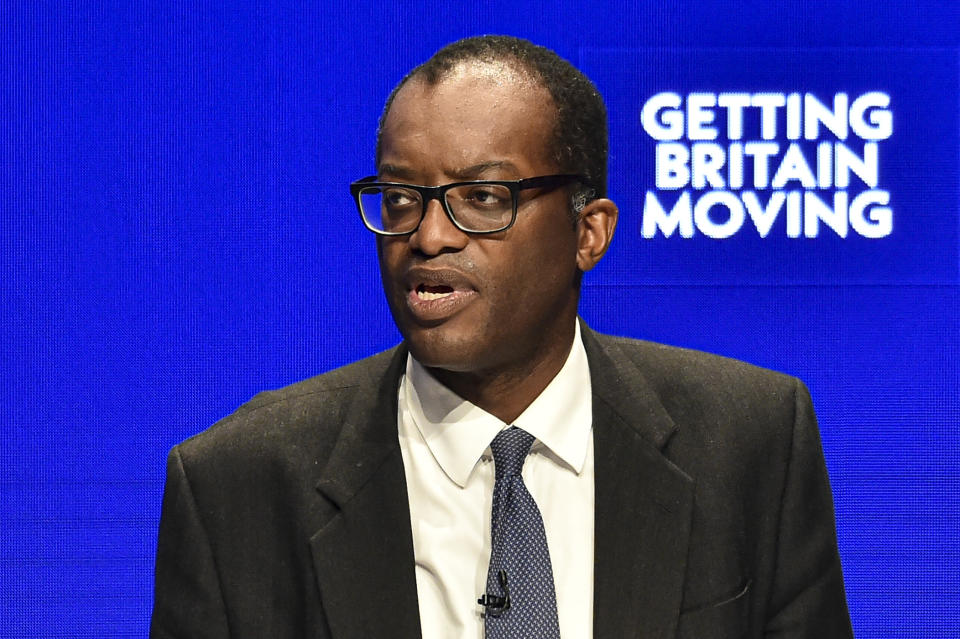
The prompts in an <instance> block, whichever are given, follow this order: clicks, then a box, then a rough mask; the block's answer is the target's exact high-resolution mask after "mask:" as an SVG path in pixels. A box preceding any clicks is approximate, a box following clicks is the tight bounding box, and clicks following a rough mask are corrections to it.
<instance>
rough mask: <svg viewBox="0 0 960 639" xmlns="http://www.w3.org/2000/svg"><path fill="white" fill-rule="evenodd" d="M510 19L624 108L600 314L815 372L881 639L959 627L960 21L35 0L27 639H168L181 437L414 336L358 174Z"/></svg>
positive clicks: (0, 622) (17, 206) (14, 39)
mask: <svg viewBox="0 0 960 639" xmlns="http://www.w3.org/2000/svg"><path fill="white" fill-rule="evenodd" d="M479 33H508V34H512V35H519V36H523V37H527V38H530V39H532V40H534V41H536V42H538V43H541V44H544V45H546V46H549V47H552V48H554V49H556V50H557V51H559V52H560V53H561V54H562V55H564V56H565V57H567V58H569V59H570V60H571V61H573V62H574V64H576V65H578V66H579V67H580V68H582V69H583V70H584V71H586V72H587V73H588V74H589V75H590V76H591V77H592V78H593V79H594V80H595V81H596V83H597V85H598V86H599V88H600V90H601V91H602V93H603V94H604V95H605V97H606V100H607V103H608V106H609V110H610V119H611V158H610V175H611V180H610V182H611V183H610V191H611V197H612V198H613V199H615V200H616V201H617V202H618V203H619V204H620V206H621V221H620V227H619V229H618V232H617V236H616V238H615V242H614V247H613V249H612V250H611V252H610V254H609V256H608V257H607V259H606V260H605V261H604V262H603V263H602V264H601V266H600V267H598V268H597V269H596V270H595V271H594V272H592V273H590V274H589V275H588V276H587V278H586V279H585V287H584V292H583V301H582V308H581V312H582V314H583V316H584V317H585V318H586V320H587V321H588V322H589V323H590V324H591V325H592V326H593V327H594V328H596V329H599V330H602V331H607V332H613V333H620V334H624V335H631V336H636V337H642V338H646V339H652V340H656V341H661V342H666V343H671V344H677V345H682V346H688V347H692V348H698V349H703V350H708V351H712V352H717V353H722V354H725V355H729V356H732V357H737V358H741V359H745V360H748V361H751V362H754V363H757V364H760V365H762V366H766V367H770V368H775V369H779V370H783V371H786V372H789V373H792V374H795V375H798V376H800V377H801V378H802V379H804V380H805V381H806V382H807V384H808V385H809V387H810V390H811V392H812V395H813V399H814V403H815V405H816V407H817V412H818V414H819V418H820V425H821V430H822V435H823V443H824V449H825V453H826V458H827V464H828V467H829V470H830V476H831V480H832V486H833V490H834V496H835V501H836V506H837V517H838V522H839V537H840V550H841V555H842V558H843V566H844V572H845V575H846V582H847V592H848V596H849V602H850V608H851V613H852V616H853V623H854V627H855V631H856V634H857V636H858V637H860V638H861V639H870V638H881V637H883V638H888V637H902V638H907V637H911V638H912V637H916V638H920V637H924V638H926V637H946V636H956V632H957V629H958V627H960V585H958V578H957V575H958V574H960V550H958V549H960V470H958V456H960V443H958V421H960V321H958V310H960V258H958V235H960V214H958V202H960V171H958V166H960V91H958V85H960V9H958V5H957V3H955V2H932V1H927V0H920V1H915V2H896V3H892V2H877V1H871V2H866V1H864V2H836V1H834V2H820V1H818V0H810V1H804V2H800V1H795V2H769V3H767V2H752V3H740V2H730V1H724V0H700V1H698V2H692V1H687V0H681V1H675V2H657V3H654V2H643V3H627V2H616V3H614V2H611V3H608V4H601V3H589V2H574V1H564V2H534V3H517V2H500V1H495V2H494V1H492V2H484V3H473V4H469V5H460V4H459V3H440V2H436V3H433V2H408V3H386V2H384V3H371V2H367V1H365V0H354V1H353V2H340V3H337V2H331V3H291V2H281V1H279V0H272V1H268V2H262V3H257V4H253V3H217V2H194V1H187V2H176V1H169V0H167V1H164V2H154V1H148V2H113V3H110V2H97V3H90V4H81V3H75V4H74V3H59V4H56V3H45V2H12V3H4V4H3V6H2V8H0V81H2V84H0V273H2V277H0V296H2V297H0V331H2V344H3V348H2V357H3V366H2V383H0V407H2V408H0V410H2V413H0V414H2V424H0V428H2V431H0V442H2V446H0V471H2V472H0V636H2V637H7V638H28V637H29V638H34V637H64V638H66V637H71V638H74V637H91V638H93V637H97V638H100V637H141V636H144V635H145V633H146V628H147V623H148V617H149V611H150V607H151V603H152V578H153V556H154V545H155V543H156V525H157V520H158V517H159V510H160V496H161V491H162V484H163V470H164V459H165V456H166V453H167V451H168V450H169V448H170V447H171V446H172V445H173V444H174V443H176V442H177V441H179V440H181V439H183V438H185V437H188V436H190V435H192V434H194V433H197V432H199V431H200V430H202V429H204V428H205V427H207V426H208V425H210V424H211V423H213V422H214V421H215V420H217V419H218V418H219V417H221V416H223V415H225V414H227V413H229V412H231V411H232V410H233V409H234V408H236V407H237V406H238V405H239V404H240V403H242V402H243V401H244V400H246V399H247V398H249V397H250V396H251V395H253V394H254V393H255V392H256V391H258V390H262V389H265V388H274V387H279V386H282V385H285V384H288V383H291V382H294V381H296V380H298V379H301V378H304V377H308V376H311V375H315V374H317V373H320V372H322V371H325V370H328V369H330V368H332V367H335V366H337V365H340V364H344V363H346V362H349V361H351V360H354V359H356V358H359V357H361V356H363V355H366V354H369V353H372V352H374V351H377V350H381V349H384V348H387V347H389V346H391V345H393V344H394V343H396V342H397V341H398V335H397V332H396V329H395V328H394V327H393V325H392V322H391V320H390V318H389V315H388V312H387V309H386V305H385V303H384V301H383V299H382V295H381V292H380V286H379V279H378V272H377V266H376V260H375V255H374V241H373V237H372V236H371V235H370V234H369V233H367V232H366V231H364V230H363V228H362V227H361V224H360V220H359V217H358V215H357V213H356V211H355V210H354V207H353V204H352V202H351V200H350V196H349V193H348V189H347V185H348V184H349V182H350V181H352V180H354V179H357V178H359V177H362V176H364V175H368V174H370V173H371V172H372V169H373V146H374V130H375V126H376V122H377V117H378V115H379V111H380V108H381V105H382V102H383V100H384V98H385V97H386V95H387V93H388V91H389V89H390V88H391V86H392V85H393V84H394V83H395V82H397V81H398V80H399V79H400V77H401V76H402V75H403V73H404V72H405V71H406V70H408V69H409V68H410V67H412V66H413V65H415V64H417V63H419V62H421V61H422V60H424V59H425V58H426V57H427V56H429V54H430V53H431V52H432V51H434V50H435V49H436V48H438V47H439V46H441V45H442V44H445V43H446V42H448V41H451V40H453V39H456V38H459V37H463V36H467V35H474V34H479Z"/></svg>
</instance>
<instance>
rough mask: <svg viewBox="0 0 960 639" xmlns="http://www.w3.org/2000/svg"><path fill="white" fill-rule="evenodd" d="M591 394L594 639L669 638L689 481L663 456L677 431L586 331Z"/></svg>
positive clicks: (608, 348)
mask: <svg viewBox="0 0 960 639" xmlns="http://www.w3.org/2000/svg"><path fill="white" fill-rule="evenodd" d="M581 328H582V329H584V330H583V331H582V332H583V341H584V346H585V348H586V351H587V357H588V359H589V362H590V375H591V386H592V388H593V419H594V460H595V469H596V470H595V489H594V490H595V513H594V521H595V524H594V540H595V541H594V548H595V551H594V555H595V567H594V637H595V638H596V639H605V638H607V637H617V638H621V637H644V638H647V637H664V638H666V637H673V636H674V635H675V632H676V625H677V618H678V615H679V612H680V605H681V602H682V598H683V581H684V572H685V567H686V556H687V545H688V541H689V535H690V519H691V515H692V508H693V481H692V480H691V478H690V477H689V476H688V475H686V474H685V473H684V472H683V471H682V470H680V469H679V468H677V467H676V466H675V465H674V464H672V463H671V462H670V461H669V460H668V459H667V458H666V457H665V456H664V455H663V453H662V452H661V451H662V449H663V448H664V447H665V446H666V444H667V442H668V441H669V439H670V437H671V436H672V434H673V433H674V431H675V430H676V425H675V424H674V423H673V420H672V419H671V418H670V416H669V415H668V414H667V412H666V410H665V409H664V407H663V405H662V404H661V403H660V401H659V399H658V398H657V394H656V392H655V391H654V390H653V388H652V387H651V386H650V384H649V382H648V381H647V380H646V379H645V378H644V376H643V374H642V373H641V372H640V371H639V370H638V369H637V367H636V366H635V365H634V364H633V363H632V362H631V361H630V360H629V359H628V358H627V357H626V356H625V355H624V354H623V353H622V352H621V351H620V349H619V348H618V347H617V346H616V344H615V342H614V341H611V340H607V339H604V340H603V341H602V342H601V341H600V339H601V338H598V337H597V336H596V335H595V334H594V333H593V332H592V331H590V329H588V328H587V327H586V326H585V325H582V326H581Z"/></svg>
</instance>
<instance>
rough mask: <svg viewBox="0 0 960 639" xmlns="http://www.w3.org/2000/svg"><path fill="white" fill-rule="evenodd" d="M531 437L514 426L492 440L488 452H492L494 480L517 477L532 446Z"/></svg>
mask: <svg viewBox="0 0 960 639" xmlns="http://www.w3.org/2000/svg"><path fill="white" fill-rule="evenodd" d="M533 439H534V437H533V435H531V434H530V433H528V432H527V431H525V430H521V429H519V428H517V427H516V426H511V427H510V428H507V429H505V430H502V431H500V433H499V434H498V435H497V436H496V437H494V438H493V441H492V442H490V450H492V451H493V463H494V473H495V475H496V479H497V480H500V479H501V478H504V477H512V476H514V475H519V474H520V471H521V470H522V469H523V461H524V460H525V459H526V458H527V453H529V452H530V447H531V446H532V445H533Z"/></svg>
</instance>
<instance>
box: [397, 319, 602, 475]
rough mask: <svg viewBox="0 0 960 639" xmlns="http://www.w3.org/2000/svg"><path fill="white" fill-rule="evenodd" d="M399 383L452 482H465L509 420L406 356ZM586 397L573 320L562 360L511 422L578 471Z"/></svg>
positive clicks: (585, 437) (587, 423) (588, 405)
mask: <svg viewBox="0 0 960 639" xmlns="http://www.w3.org/2000/svg"><path fill="white" fill-rule="evenodd" d="M403 387H404V388H403V391H402V396H403V398H404V401H405V403H406V406H407V408H408V410H409V411H410V415H411V417H412V418H413V421H414V423H415V424H416V426H417V429H418V430H419V431H420V435H421V436H422V437H423V440H424V441H425V442H426V444H427V447H428V448H429V449H430V452H431V454H432V455H433V457H434V459H436V461H437V463H438V464H439V465H440V467H441V468H442V469H443V472H444V473H446V475H447V476H448V477H449V478H450V479H451V480H452V481H454V482H455V483H456V484H457V485H458V486H460V487H464V486H466V484H467V479H468V478H469V477H470V474H471V473H472V472H473V469H474V467H475V466H476V464H477V462H478V461H479V460H480V458H481V456H482V455H483V454H484V451H485V450H487V448H488V447H489V445H490V442H491V441H492V440H493V438H494V437H496V435H497V433H499V432H500V431H501V430H503V429H504V428H506V427H507V426H509V424H504V423H503V422H502V421H501V420H500V419H498V418H496V417H494V416H493V415H491V414H490V413H488V412H487V411H485V410H483V409H482V408H480V407H478V406H475V405H474V404H472V403H470V402H469V401H467V400H465V399H463V398H462V397H460V396H459V395H457V394H456V393H454V392H453V391H451V390H450V389H448V388H447V387H446V386H444V385H443V384H441V383H440V382H438V381H437V380H436V378H434V377H433V376H432V375H431V374H430V373H429V372H427V369H426V368H424V367H423V365H421V364H420V362H418V361H417V360H415V359H414V358H413V356H411V355H408V356H407V369H406V375H405V377H404V383H403ZM591 397H592V396H591V388H590V368H589V365H588V363H587V353H586V351H585V350H584V348H583V341H582V340H581V338H580V323H579V322H577V324H576V329H575V334H574V338H573V345H572V347H571V348H570V353H569V354H568V355H567V361H566V362H565V363H564V365H563V367H562V368H561V369H560V372H558V373H557V375H556V376H555V377H554V378H553V380H551V381H550V383H549V384H548V385H547V387H546V388H545V389H543V392H541V393H540V395H539V396H537V398H536V399H534V400H533V402H532V403H531V404H530V405H529V406H528V407H527V409H526V410H524V411H523V413H522V414H521V415H520V416H519V417H517V419H516V420H515V421H514V422H513V424H512V425H515V426H518V427H519V428H522V429H523V430H525V431H527V432H528V433H530V434H531V435H533V436H534V437H535V438H536V439H537V441H538V442H539V443H540V444H542V445H543V446H544V447H545V448H547V449H548V450H549V451H550V452H551V453H553V455H555V456H556V457H558V458H559V459H560V460H561V461H562V462H563V463H564V464H566V465H567V466H569V467H570V469H571V470H573V471H574V472H575V473H577V474H580V471H581V470H583V465H584V463H585V461H586V456H587V445H588V444H589V441H590V434H591V427H592V425H593V405H592V399H591ZM537 446H538V445H537V444H534V447H535V448H536V447H537Z"/></svg>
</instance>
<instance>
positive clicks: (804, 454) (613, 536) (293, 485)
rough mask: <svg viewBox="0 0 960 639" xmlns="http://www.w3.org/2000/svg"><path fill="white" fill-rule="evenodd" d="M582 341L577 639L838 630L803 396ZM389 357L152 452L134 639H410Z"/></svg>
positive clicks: (404, 514)
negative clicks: (590, 513) (147, 612)
mask: <svg viewBox="0 0 960 639" xmlns="http://www.w3.org/2000/svg"><path fill="white" fill-rule="evenodd" d="M583 329H584V330H583V340H584V345H585V347H586V351H587V356H588V359H589V364H590V374H591V378H592V386H593V429H594V447H595V466H596V478H595V492H596V514H595V539H596V541H595V577H594V580H595V586H594V615H595V620H594V636H595V637H597V639H605V638H617V639H619V638H624V637H645V638H667V637H696V638H699V639H710V638H720V637H761V636H769V637H784V638H786V637H791V638H793V637H816V638H817V639H824V638H833V637H849V636H851V630H850V622H849V617H848V614H847V608H846V601H845V598H844V592H843V581H842V577H841V570H840V560H839V557H838V554H837V544H836V536H835V531H834V518H833V505H832V499H831V494H830V488H829V485H828V480H827V474H826V469H825V466H824V461H823V455H822V452H821V448H820V440H819V435H818V432H817V427H816V422H815V420H814V415H813V410H812V406H811V403H810V398H809V395H808V393H807V391H806V389H805V388H804V387H803V385H802V384H801V383H800V382H799V381H797V380H795V379H793V378H790V377H787V376H784V375H780V374H778V373H773V372H770V371H765V370H761V369H758V368H755V367H752V366H749V365H747V364H743V363H741V362H736V361H733V360H729V359H724V358H720V357H716V356H712V355H707V354H704V353H698V352H693V351H687V350H681V349H676V348H670V347H666V346H660V345H657V344H651V343H647V342H639V341H635V340H627V339H621V338H612V337H607V336H602V335H598V334H596V333H593V332H591V331H590V330H589V329H587V328H586V327H585V326H584V327H583ZM405 358H406V350H405V349H404V348H403V346H402V345H401V346H400V347H397V348H395V349H393V350H391V351H387V352H385V353H381V354H379V355H375V356H373V357H371V358H368V359H365V360H362V361H360V362H357V363H355V364H352V365H350V366H347V367H344V368H341V369H338V370H336V371H332V372H330V373H327V374H325V375H321V376H319V377H315V378H313V379H309V380H306V381H304V382H301V383H298V384H294V385H293V386H290V387H287V388H285V389H282V390H279V391H274V392H268V393H263V394H260V395H258V396H257V397H255V398H254V399H253V400H251V401H250V402H248V403H247V404H245V405H244V406H242V407H241V408H240V409H239V410H238V411H237V412H236V413H234V414H233V415H231V416H229V417H227V418H226V419H224V420H222V421H220V422H219V423H217V424H216V425H214V426H213V427H211V428H210V429H208V430H207V431H205V432H203V433H201V434H199V435H197V436H196V437H193V438H191V439H189V440H187V441H186V442H183V443H182V444H180V445H178V446H176V447H175V448H174V449H173V450H172V451H171V453H170V457H169V462H168V464H169V465H168V469H167V485H166V489H165V492H164V499H163V514H162V517H161V523H160V533H159V544H158V550H157V567H156V592H155V597H156V599H155V606H154V614H153V621H152V627H151V637H154V638H156V639H160V638H166V637H184V638H187V637H189V638H191V639H199V638H206V637H209V638H226V637H233V638H245V637H251V638H253V637H256V638H258V639H264V638H269V639H281V638H287V637H325V638H326V637H333V638H337V639H343V638H347V637H364V638H370V637H419V636H420V625H419V624H420V622H419V613H418V608H417V586H416V582H415V578H414V558H413V542H412V538H411V526H410V513H409V508H408V505H407V494H406V486H405V480H404V473H403V462H402V459H401V455H400V448H399V444H398V440H397V389H398V383H399V379H400V376H401V374H402V373H403V370H404V363H405ZM478 534H482V531H478ZM467 603H470V602H467ZM571 639H575V638H571Z"/></svg>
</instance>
